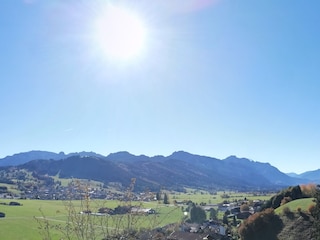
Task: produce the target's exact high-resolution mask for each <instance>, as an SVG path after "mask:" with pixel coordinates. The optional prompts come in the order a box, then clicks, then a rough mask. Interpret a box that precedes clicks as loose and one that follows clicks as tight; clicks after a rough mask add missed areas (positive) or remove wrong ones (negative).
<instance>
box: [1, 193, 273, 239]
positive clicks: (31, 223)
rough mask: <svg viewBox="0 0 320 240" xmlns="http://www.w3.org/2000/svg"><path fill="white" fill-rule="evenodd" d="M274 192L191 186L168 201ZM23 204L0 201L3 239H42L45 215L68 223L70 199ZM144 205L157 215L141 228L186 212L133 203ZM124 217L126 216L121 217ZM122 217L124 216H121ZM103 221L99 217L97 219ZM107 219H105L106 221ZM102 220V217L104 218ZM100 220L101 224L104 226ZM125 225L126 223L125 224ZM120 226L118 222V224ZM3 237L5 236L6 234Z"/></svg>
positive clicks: (214, 200)
mask: <svg viewBox="0 0 320 240" xmlns="http://www.w3.org/2000/svg"><path fill="white" fill-rule="evenodd" d="M223 195H228V198H223V197H222V196H223ZM270 197H271V195H265V196H260V195H259V196H257V195H255V194H251V193H250V194H249V193H238V192H218V193H216V194H210V193H209V192H206V191H199V190H192V189H190V190H189V189H188V191H187V192H186V193H176V192H171V193H170V194H169V201H170V202H171V203H173V201H174V200H175V201H184V200H187V201H188V200H191V201H193V202H195V203H198V204H200V203H206V204H218V203H221V202H223V201H224V200H229V201H233V200H234V199H244V198H246V199H248V200H249V199H252V200H253V199H260V200H264V199H269V198H270ZM11 201H16V200H11V199H0V203H7V204H8V203H9V202H11ZM18 202H19V203H21V204H22V206H9V205H3V204H0V212H4V213H5V214H6V217H5V218H0V236H1V239H20V240H31V239H32V240H37V239H39V240H40V239H42V238H41V235H40V233H39V227H40V225H39V223H38V222H37V220H36V219H35V217H36V218H38V219H39V220H41V218H42V217H43V216H45V218H46V219H47V220H48V222H49V223H50V224H52V225H57V224H61V225H63V224H65V223H66V220H67V216H68V213H67V208H66V204H67V203H68V202H67V201H64V202H63V201H59V200H57V201H54V200H18ZM81 203H83V202H81V201H72V204H73V206H74V209H75V210H76V211H77V212H80V211H81V209H83V207H81ZM89 204H90V209H91V210H92V212H97V210H98V209H99V208H100V207H108V208H112V209H114V208H115V207H117V206H118V205H121V202H119V201H117V200H91V201H90V202H89ZM141 204H142V207H144V208H153V209H155V210H156V212H157V213H158V214H156V215H149V216H139V219H138V221H139V223H138V224H137V225H138V226H139V227H143V228H144V227H145V228H148V227H158V226H159V227H161V226H164V225H167V224H169V223H176V222H180V221H181V220H182V218H183V217H184V216H183V212H182V209H181V207H178V206H174V205H173V204H170V205H164V204H162V203H160V202H156V201H155V202H132V205H141ZM122 217H123V216H122ZM96 218H98V219H101V218H107V217H106V216H99V217H96ZM122 220H123V219H122ZM97 221H100V220H97ZM104 221H105V220H104ZM101 222H102V220H101ZM101 222H100V223H97V224H100V226H101V225H102V224H101ZM107 225H108V228H114V227H115V225H116V223H115V222H112V221H108V222H107ZM122 226H123V228H125V226H126V223H125V221H124V223H123V224H122ZM117 227H119V225H117ZM51 233H52V236H53V239H60V237H61V236H60V235H59V234H58V232H57V231H55V230H52V231H51ZM3 236H4V237H3Z"/></svg>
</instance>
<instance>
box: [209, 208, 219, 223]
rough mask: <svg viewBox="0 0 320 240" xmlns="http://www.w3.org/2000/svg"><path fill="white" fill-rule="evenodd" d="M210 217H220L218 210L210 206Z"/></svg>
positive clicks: (214, 218)
mask: <svg viewBox="0 0 320 240" xmlns="http://www.w3.org/2000/svg"><path fill="white" fill-rule="evenodd" d="M210 218H211V219H213V220H216V219H217V218H218V210H216V209H214V208H210Z"/></svg>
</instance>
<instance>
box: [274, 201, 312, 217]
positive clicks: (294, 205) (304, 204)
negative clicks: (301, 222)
mask: <svg viewBox="0 0 320 240" xmlns="http://www.w3.org/2000/svg"><path fill="white" fill-rule="evenodd" d="M313 200H314V198H301V199H297V200H293V201H291V202H288V203H286V204H284V205H282V206H280V207H278V208H277V209H276V210H275V213H276V214H281V213H282V212H283V209H284V208H289V209H290V211H292V212H296V211H297V209H298V208H300V209H301V210H302V211H308V208H309V206H310V205H314V204H315V203H314V202H313Z"/></svg>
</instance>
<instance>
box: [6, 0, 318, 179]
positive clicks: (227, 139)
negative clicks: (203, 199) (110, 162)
mask: <svg viewBox="0 0 320 240" xmlns="http://www.w3.org/2000/svg"><path fill="white" fill-rule="evenodd" d="M110 5H112V6H117V7H119V8H124V9H129V10H130V11H131V12H132V13H134V14H135V16H138V17H139V19H140V20H141V22H143V23H144V26H145V27H146V39H145V42H144V46H143V47H142V50H141V51H140V52H139V54H137V56H135V57H134V58H132V59H130V60H127V59H125V60H123V59H115V58H111V57H110V56H107V54H105V53H102V52H101V49H99V48H98V47H97V46H96V43H95V42H94V41H93V40H92V39H94V36H95V35H96V33H95V32H94V30H93V29H94V22H95V20H96V19H97V18H98V17H99V16H101V15H103V9H105V6H110ZM319 10H320V2H319V1H318V0H309V1H302V0H297V1H292V0H280V1H279V0H268V1H256V0H242V1H240V0H201V1H200V0H198V1H196V0H175V1H160V0H154V1H147V0H144V1H143V0H140V1H129V0H128V1H124V0H123V1H120V0H119V1H115V0H114V1H108V0H105V1H103V0H92V1H79V0H77V1H76V0H70V1H65V0H51V1H44V0H24V1H23V0H4V1H2V2H1V3H0V34H1V38H0V53H1V54H0V64H1V68H0V79H1V88H0V107H1V108H0V109H1V115H0V123H1V124H0V133H1V138H0V146H1V147H0V158H1V157H5V156H7V155H12V154H14V153H18V152H24V151H29V150H47V151H53V152H60V151H64V152H66V153H69V152H79V151H95V152H98V153H101V154H105V155H107V154H109V153H112V152H117V151H122V150H125V151H129V152H131V153H133V154H137V155H138V154H145V155H148V156H154V155H170V154H171V153H172V152H174V151H177V150H184V151H188V152H191V153H194V154H199V155H206V156H211V157H216V158H220V159H223V158H226V157H228V156H230V155H237V156H238V157H246V158H249V159H252V160H254V161H259V162H269V163H271V164H272V165H274V166H276V167H277V168H278V169H279V170H281V171H283V172H296V173H301V172H304V171H308V170H315V169H318V168H319V164H318V160H319V156H320V146H319V139H320V128H319V122H320V104H319V102H320V94H319V93H318V92H319V90H320V81H319V69H320V59H319V58H320V57H319V56H320V44H319V43H320V27H319V22H320V15H319Z"/></svg>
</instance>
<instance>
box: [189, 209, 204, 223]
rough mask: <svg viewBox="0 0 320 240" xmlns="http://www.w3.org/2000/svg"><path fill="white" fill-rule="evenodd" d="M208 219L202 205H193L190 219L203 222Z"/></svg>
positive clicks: (194, 221)
mask: <svg viewBox="0 0 320 240" xmlns="http://www.w3.org/2000/svg"><path fill="white" fill-rule="evenodd" d="M206 219H207V215H206V212H205V211H204V210H203V209H202V207H198V206H193V207H192V208H191V210H190V221H191V222H193V223H203V222H204V221H205V220H206Z"/></svg>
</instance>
